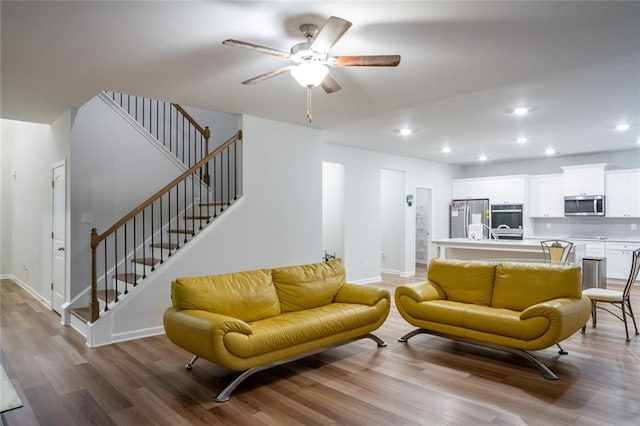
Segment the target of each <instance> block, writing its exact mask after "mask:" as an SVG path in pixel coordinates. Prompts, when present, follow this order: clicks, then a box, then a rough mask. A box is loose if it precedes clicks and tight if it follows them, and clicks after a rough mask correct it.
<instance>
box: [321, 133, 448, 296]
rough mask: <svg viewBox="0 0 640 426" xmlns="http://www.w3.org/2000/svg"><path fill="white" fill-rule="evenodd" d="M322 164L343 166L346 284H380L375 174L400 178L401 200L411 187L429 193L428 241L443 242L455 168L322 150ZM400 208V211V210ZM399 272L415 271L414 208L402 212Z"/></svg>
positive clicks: (337, 149)
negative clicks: (394, 173)
mask: <svg viewBox="0 0 640 426" xmlns="http://www.w3.org/2000/svg"><path fill="white" fill-rule="evenodd" d="M322 158H323V160H324V161H328V162H334V163H341V164H344V166H345V225H344V226H345V230H344V233H345V255H344V261H345V267H346V270H347V279H348V280H349V281H352V282H360V283H364V282H375V281H379V280H380V268H381V265H380V238H381V234H380V202H381V199H380V170H381V169H383V168H386V169H393V170H401V171H404V172H405V186H406V188H405V189H406V194H415V188H416V186H420V187H425V188H432V189H433V193H432V195H433V206H434V208H433V238H434V239H435V238H447V237H448V233H449V222H448V221H449V217H448V214H449V203H450V202H451V178H452V176H453V175H454V174H459V173H460V169H459V167H456V166H449V165H446V164H441V163H435V162H431V161H425V160H418V159H414V158H408V157H402V156H398V155H391V154H383V153H379V152H374V151H366V150H362V149H356V148H350V147H346V146H341V145H333V144H324V145H323V157H322ZM405 207H406V205H405ZM405 215H406V216H405V239H404V241H405V250H404V252H405V253H406V255H405V259H404V268H403V270H404V271H406V272H407V273H408V272H410V271H413V270H414V268H415V237H414V232H415V231H414V230H415V204H414V205H413V206H412V207H406V209H405Z"/></svg>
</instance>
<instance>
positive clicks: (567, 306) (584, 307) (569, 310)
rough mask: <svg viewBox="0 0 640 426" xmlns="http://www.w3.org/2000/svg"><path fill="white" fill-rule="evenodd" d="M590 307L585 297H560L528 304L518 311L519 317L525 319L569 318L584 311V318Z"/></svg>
mask: <svg viewBox="0 0 640 426" xmlns="http://www.w3.org/2000/svg"><path fill="white" fill-rule="evenodd" d="M590 309H591V308H590V302H589V299H588V298H586V297H583V298H582V299H574V298H570V297H562V298H558V299H552V300H547V301H545V302H541V303H537V304H535V305H532V306H529V307H528V308H527V309H525V310H524V311H522V312H521V313H520V319H523V320H525V319H528V318H533V317H547V318H549V319H560V318H570V317H576V316H580V314H583V313H584V312H585V311H586V312H587V318H586V319H588V316H589V312H590Z"/></svg>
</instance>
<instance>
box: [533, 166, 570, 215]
mask: <svg viewBox="0 0 640 426" xmlns="http://www.w3.org/2000/svg"><path fill="white" fill-rule="evenodd" d="M563 180H564V177H563V175H561V174H558V175H539V176H530V177H529V216H530V217H564V192H563Z"/></svg>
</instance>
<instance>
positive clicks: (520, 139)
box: [516, 137, 528, 143]
mask: <svg viewBox="0 0 640 426" xmlns="http://www.w3.org/2000/svg"><path fill="white" fill-rule="evenodd" d="M527 140H528V139H527V138H525V137H521V138H518V139H516V142H517V143H527Z"/></svg>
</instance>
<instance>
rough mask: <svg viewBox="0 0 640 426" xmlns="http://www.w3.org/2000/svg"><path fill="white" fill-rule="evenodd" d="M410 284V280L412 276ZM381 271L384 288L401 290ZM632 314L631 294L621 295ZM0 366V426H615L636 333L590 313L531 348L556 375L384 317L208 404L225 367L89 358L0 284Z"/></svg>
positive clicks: (158, 340)
mask: <svg viewBox="0 0 640 426" xmlns="http://www.w3.org/2000/svg"><path fill="white" fill-rule="evenodd" d="M418 276H419V277H424V271H423V270H420V272H418ZM417 280H418V279H415V278H406V279H400V278H397V277H390V276H385V277H384V282H383V283H381V284H379V285H381V286H384V287H386V288H388V289H389V290H393V289H394V288H395V287H396V286H397V285H398V284H400V283H403V282H413V281H417ZM632 298H633V299H635V304H634V308H635V310H636V312H637V313H638V314H640V305H639V304H638V302H640V289H636V290H635V294H633V296H632ZM0 303H1V304H0V309H1V317H0V320H1V341H0V342H1V348H2V350H1V361H2V365H3V366H4V368H5V369H6V371H7V374H8V376H9V377H10V378H11V380H12V383H13V384H14V386H15V388H16V390H17V392H18V394H19V395H20V398H21V399H22V401H23V403H24V407H23V408H19V409H16V410H13V411H10V412H7V413H4V414H2V416H1V419H2V422H3V423H4V424H6V425H38V424H40V425H74V424H75V425H93V424H96V425H102V424H105V425H106V424H118V425H151V424H153V425H156V424H160V425H165V424H166V425H181V424H225V425H227V424H229V425H233V424H241V425H245V424H251V425H256V424H266V425H295V424H305V425H309V424H322V425H330V424H350V425H351V424H366V425H372V424H384V425H405V424H407V425H409V424H427V425H434V424H435V425H438V424H446V425H478V424H504V425H518V424H532V425H564V424H575V425H596V424H602V425H626V424H638V419H639V417H640V336H638V337H635V338H633V339H632V341H631V342H630V343H625V341H624V330H623V325H622V323H621V322H619V321H618V320H615V319H613V318H612V317H611V316H610V315H608V314H606V313H602V314H601V315H600V316H599V320H600V322H599V326H598V328H597V329H596V330H593V329H591V328H590V327H589V328H587V334H586V335H584V336H583V335H581V334H580V333H577V334H575V335H574V336H572V337H571V338H570V339H568V340H567V341H565V344H564V347H565V349H567V350H568V351H569V355H567V356H560V355H558V354H557V352H556V350H555V349H554V348H549V349H547V350H544V351H540V352H538V353H537V354H538V356H539V357H540V358H541V359H543V360H544V361H545V362H546V363H547V364H548V365H549V366H550V367H551V368H552V369H553V370H554V371H555V372H556V373H557V374H558V375H559V376H560V380H559V381H550V380H546V379H544V378H543V377H542V376H541V375H540V374H539V373H538V371H537V370H536V369H534V368H533V367H532V366H531V365H529V364H528V363H527V362H525V361H522V360H521V359H519V358H517V357H515V356H513V355H509V354H506V353H502V352H496V351H491V350H488V349H481V348H477V347H473V346H469V345H464V344H460V343H455V342H452V341H449V340H445V339H441V338H437V337H431V336H427V335H423V336H416V337H414V338H413V339H412V340H410V341H409V344H402V343H399V342H398V341H397V338H398V337H400V336H401V335H403V334H404V333H406V332H408V331H410V330H411V329H412V327H411V326H409V325H408V324H406V323H405V322H404V321H403V320H402V319H401V318H400V317H399V315H398V314H397V312H396V311H395V308H393V309H392V312H391V314H390V316H389V319H388V320H387V321H386V323H385V324H384V325H383V326H382V327H381V328H380V329H379V331H378V332H377V334H378V335H379V336H380V337H381V338H383V339H384V340H386V341H387V343H388V344H389V346H388V347H387V348H380V349H379V348H377V347H376V345H375V344H374V343H373V342H372V341H370V340H363V341H359V342H356V343H352V344H349V345H346V346H342V347H339V348H335V349H332V350H330V351H328V352H324V353H322V354H319V355H315V356H312V357H309V358H306V359H304V360H300V361H297V362H294V363H290V364H288V365H284V366H280V367H277V368H274V369H271V370H267V371H264V372H261V373H258V374H256V375H255V376H253V377H251V378H249V379H248V380H247V381H245V382H244V383H243V384H242V385H241V386H240V387H239V388H238V389H237V390H236V392H235V393H233V394H232V396H231V399H230V401H229V402H227V403H222V404H218V403H216V402H214V401H213V397H214V395H215V394H216V393H217V392H218V391H219V390H220V389H222V387H223V386H224V385H225V384H226V383H227V381H228V374H229V372H228V371H225V370H223V369H221V368H220V367H217V366H214V365H213V364H211V363H209V362H207V361H204V360H200V361H198V363H196V365H195V367H194V369H193V370H192V371H186V370H185V369H184V365H185V363H186V362H187V361H188V360H189V358H190V355H189V354H188V353H186V352H184V351H183V350H182V349H179V348H177V347H175V346H174V345H173V344H171V343H170V342H169V341H168V340H167V338H166V337H165V336H157V337H151V338H146V339H140V340H135V341H131V342H126V343H121V344H115V345H111V346H107V347H103V348H97V349H89V348H87V347H86V346H85V344H84V341H83V339H82V338H81V337H80V336H79V335H78V334H77V333H76V332H75V331H73V330H72V329H70V328H68V327H64V326H61V325H60V323H59V317H58V316H57V315H56V314H55V313H53V312H51V311H50V310H48V309H47V308H46V307H44V306H43V305H42V304H40V303H39V302H38V301H36V300H35V299H34V298H32V297H31V296H30V295H29V294H28V293H26V292H25V291H24V290H23V289H21V288H20V287H18V286H17V285H15V284H14V283H13V282H11V281H9V280H2V281H1V283H0Z"/></svg>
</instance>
